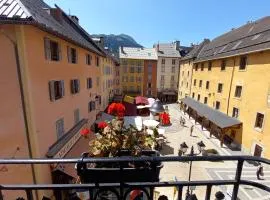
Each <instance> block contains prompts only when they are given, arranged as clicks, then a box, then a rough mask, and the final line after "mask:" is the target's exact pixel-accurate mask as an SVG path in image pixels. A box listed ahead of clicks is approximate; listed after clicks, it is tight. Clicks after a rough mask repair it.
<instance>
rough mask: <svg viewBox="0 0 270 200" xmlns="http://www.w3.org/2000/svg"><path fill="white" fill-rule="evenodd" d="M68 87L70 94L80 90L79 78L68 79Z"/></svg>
mask: <svg viewBox="0 0 270 200" xmlns="http://www.w3.org/2000/svg"><path fill="white" fill-rule="evenodd" d="M70 89H71V94H76V93H79V91H80V81H79V79H73V80H71V81H70Z"/></svg>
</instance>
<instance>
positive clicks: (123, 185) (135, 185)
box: [0, 156, 270, 200]
mask: <svg viewBox="0 0 270 200" xmlns="http://www.w3.org/2000/svg"><path fill="white" fill-rule="evenodd" d="M142 161H143V162H144V161H148V162H205V161H235V162H236V163H237V165H236V168H235V172H236V173H235V178H234V179H233V180H197V181H169V182H168V181H166V182H162V181H160V182H132V183H131V182H123V181H121V177H119V181H118V182H116V183H87V184H86V183H84V184H1V183H0V200H2V197H1V193H2V191H6V190H22V191H25V193H26V197H27V199H28V200H32V199H33V191H37V190H54V191H60V190H71V189H72V190H80V189H84V190H86V191H87V192H89V197H90V199H91V200H92V199H99V198H98V195H95V196H93V191H94V190H96V191H97V190H100V191H105V190H107V191H110V192H112V193H113V194H114V195H115V198H114V199H117V200H125V199H126V197H127V196H128V195H129V193H130V191H132V190H142V191H143V192H144V193H145V196H146V199H149V200H152V199H153V193H151V192H150V191H153V190H154V188H156V187H176V188H177V189H178V194H177V197H178V200H181V199H183V197H182V196H184V195H183V187H185V186H187V187H189V186H206V193H205V199H206V200H208V199H210V196H211V191H212V187H213V186H223V185H232V186H233V191H232V198H231V199H232V200H236V199H237V196H238V191H239V186H241V185H248V186H253V187H255V188H259V189H262V190H264V191H267V192H269V193H270V187H268V186H267V185H264V184H262V183H259V182H255V181H250V180H242V179H241V175H242V169H243V164H244V162H245V161H247V162H259V163H264V164H266V165H270V160H268V159H264V158H259V157H253V156H181V157H179V156H171V157H132V158H131V157H128V158H127V157H118V158H83V159H82V158H72V159H0V164H5V165H20V164H29V165H31V164H59V163H74V164H75V163H80V164H82V163H120V166H121V163H123V162H132V163H134V162H135V163H136V162H142ZM121 170H124V169H121ZM187 173H188V172H187ZM116 188H117V189H116ZM145 188H148V189H145ZM96 194H97V193H96ZM200 199H201V198H200Z"/></svg>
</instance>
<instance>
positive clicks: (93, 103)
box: [88, 99, 101, 112]
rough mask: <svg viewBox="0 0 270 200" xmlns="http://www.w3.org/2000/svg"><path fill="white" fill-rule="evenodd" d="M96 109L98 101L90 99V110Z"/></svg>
mask: <svg viewBox="0 0 270 200" xmlns="http://www.w3.org/2000/svg"><path fill="white" fill-rule="evenodd" d="M100 103H101V99H100ZM95 109H96V102H95V101H90V102H89V103H88V112H91V111H93V110H95Z"/></svg>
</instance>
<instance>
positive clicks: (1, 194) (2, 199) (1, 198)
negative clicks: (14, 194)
mask: <svg viewBox="0 0 270 200" xmlns="http://www.w3.org/2000/svg"><path fill="white" fill-rule="evenodd" d="M0 200H4V197H3V193H2V190H0Z"/></svg>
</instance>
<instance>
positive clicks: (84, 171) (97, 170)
mask: <svg viewBox="0 0 270 200" xmlns="http://www.w3.org/2000/svg"><path fill="white" fill-rule="evenodd" d="M85 155H86V154H84V156H85ZM120 156H121V157H127V158H129V157H131V156H130V152H129V151H121V155H120ZM142 156H151V157H153V156H159V154H158V153H157V152H156V151H152V150H149V151H143V152H142ZM162 167H163V164H162V163H161V162H143V161H142V162H139V163H138V162H136V163H130V162H121V166H120V164H116V163H114V164H111V163H110V164H109V165H108V164H107V165H102V166H99V165H97V166H96V167H94V168H89V167H86V164H84V163H78V164H77V166H76V168H77V174H78V176H79V177H80V179H81V182H82V183H119V182H156V181H159V173H160V170H161V168H162Z"/></svg>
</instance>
